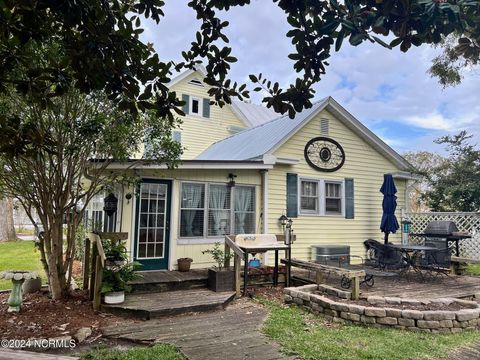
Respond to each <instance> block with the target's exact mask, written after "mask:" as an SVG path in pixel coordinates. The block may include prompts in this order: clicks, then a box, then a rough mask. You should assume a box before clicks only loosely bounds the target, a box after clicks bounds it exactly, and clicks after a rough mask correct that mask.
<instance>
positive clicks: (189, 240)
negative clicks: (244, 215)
mask: <svg viewBox="0 0 480 360" xmlns="http://www.w3.org/2000/svg"><path fill="white" fill-rule="evenodd" d="M183 184H201V185H203V186H204V189H205V199H204V207H203V210H204V214H203V235H202V236H181V235H180V233H181V227H182V210H186V208H185V209H184V208H182V187H183ZM210 185H226V184H225V183H221V182H213V181H208V182H204V181H195V180H193V181H192V180H186V181H180V186H179V207H178V209H179V211H178V226H177V244H178V245H189V244H214V243H216V242H218V241H221V242H223V239H224V238H225V236H224V235H211V236H209V235H208V213H209V210H210V207H209V201H208V199H209V196H210ZM235 187H251V188H253V189H254V199H253V200H254V203H253V209H254V211H253V214H254V216H253V219H254V224H253V227H254V229H256V228H257V218H256V214H257V185H255V184H238V183H237V184H236V186H235ZM235 187H233V188H232V190H233V191H232V192H231V193H230V209H229V210H230V233H231V234H233V233H234V232H235V190H234V189H235ZM199 209H202V208H199ZM187 210H188V209H187Z"/></svg>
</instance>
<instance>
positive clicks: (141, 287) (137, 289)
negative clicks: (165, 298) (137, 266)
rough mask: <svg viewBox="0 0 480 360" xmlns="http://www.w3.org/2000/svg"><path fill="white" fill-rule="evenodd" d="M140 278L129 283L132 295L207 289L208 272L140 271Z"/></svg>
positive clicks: (193, 270)
mask: <svg viewBox="0 0 480 360" xmlns="http://www.w3.org/2000/svg"><path fill="white" fill-rule="evenodd" d="M139 274H140V276H141V277H140V278H139V279H137V280H134V281H132V282H130V285H131V286H132V292H133V293H145V292H163V291H177V290H189V289H199V288H206V287H207V278H208V270H207V269H192V270H190V271H187V272H180V271H163V270H159V271H141V272H139Z"/></svg>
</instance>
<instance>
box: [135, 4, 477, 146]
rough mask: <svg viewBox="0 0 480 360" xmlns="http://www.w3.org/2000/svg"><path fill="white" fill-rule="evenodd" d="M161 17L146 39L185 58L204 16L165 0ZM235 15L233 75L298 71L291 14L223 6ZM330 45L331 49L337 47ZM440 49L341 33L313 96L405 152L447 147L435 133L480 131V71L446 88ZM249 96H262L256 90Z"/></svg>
mask: <svg viewBox="0 0 480 360" xmlns="http://www.w3.org/2000/svg"><path fill="white" fill-rule="evenodd" d="M165 2H166V5H165V8H164V11H165V17H164V18H163V19H162V20H161V22H160V24H155V23H153V22H151V21H147V22H145V23H144V27H145V32H144V33H143V34H142V37H143V40H144V41H148V42H151V43H153V44H154V47H155V50H156V51H157V52H158V54H159V56H160V58H161V59H162V60H164V61H165V60H176V61H181V60H182V59H181V51H183V50H187V49H188V48H189V46H190V43H191V41H192V40H193V39H195V32H196V31H197V29H198V28H199V23H198V21H197V20H196V19H195V14H194V12H193V10H191V9H190V8H189V7H188V6H187V3H188V1H187V0H166V1H165ZM221 18H222V19H224V20H228V21H229V22H230V25H229V28H228V31H227V32H226V33H227V36H228V37H229V39H230V44H229V46H231V47H232V49H233V51H232V53H233V55H234V56H235V57H237V59H238V62H237V63H235V64H233V66H232V70H231V72H230V77H231V78H232V79H233V80H236V81H239V82H242V83H247V85H249V88H250V89H252V88H253V85H252V84H251V83H249V79H248V75H249V74H258V73H262V74H264V75H265V76H266V77H268V78H269V79H271V80H274V81H278V82H279V83H280V84H281V85H284V86H286V85H288V84H290V82H292V81H293V80H294V79H295V78H296V73H295V71H294V70H293V62H292V61H291V60H289V59H288V58H287V56H288V54H289V53H291V52H292V50H293V46H292V45H291V43H290V41H289V39H288V38H287V37H286V36H285V34H286V32H287V31H288V30H289V25H288V23H287V21H286V15H285V14H284V13H283V12H282V11H281V10H280V9H279V8H278V7H277V6H276V5H275V4H274V3H273V2H272V1H267V0H252V4H251V5H249V6H244V7H237V8H233V9H231V10H230V11H228V12H226V13H222V14H221ZM332 51H333V49H332ZM438 52H439V50H438V49H434V48H432V47H429V46H422V47H420V48H412V49H411V50H409V51H408V52H407V53H406V54H404V53H402V52H400V50H399V49H398V48H395V49H393V50H388V49H385V48H383V47H382V46H380V45H378V44H371V43H363V44H361V45H360V46H357V47H352V46H350V45H349V44H348V42H347V41H344V43H343V46H342V49H341V50H340V51H339V52H334V51H333V53H332V56H331V58H330V59H329V62H330V66H329V67H327V73H326V75H324V77H323V79H322V80H321V81H320V83H319V84H317V85H316V86H315V90H316V94H315V99H316V100H318V99H321V98H323V97H325V96H332V97H333V98H334V99H335V100H337V101H338V102H339V103H340V104H341V105H342V106H343V107H345V108H346V109H347V110H348V111H349V112H350V113H351V114H352V115H354V116H355V117H356V118H357V119H358V120H360V121H361V122H362V123H363V124H364V125H366V126H367V127H368V128H369V129H370V130H372V131H373V132H374V133H375V134H376V135H378V136H379V137H380V138H381V139H382V140H384V141H385V142H386V143H387V144H389V145H390V146H391V147H393V148H394V149H395V150H397V151H398V152H400V153H404V152H406V151H417V150H429V151H436V152H443V148H442V147H441V146H439V145H436V144H434V143H433V140H435V139H436V138H438V137H440V136H443V135H447V134H455V133H458V132H459V131H461V130H467V131H469V132H470V133H471V134H473V135H474V139H476V138H477V139H478V136H479V135H480V121H479V120H480V101H479V94H480V81H479V80H480V72H478V70H477V72H475V71H470V72H469V73H466V74H465V78H464V79H463V81H462V83H461V84H460V85H458V86H456V87H449V88H447V89H443V88H442V86H441V85H440V84H439V83H438V82H437V80H436V79H434V78H431V77H430V75H429V74H428V73H427V70H428V68H429V66H430V64H431V60H432V59H433V58H434V57H435V56H436V54H438ZM252 95H253V96H252V101H253V102H257V103H260V100H261V98H260V97H259V96H258V95H257V94H255V93H252Z"/></svg>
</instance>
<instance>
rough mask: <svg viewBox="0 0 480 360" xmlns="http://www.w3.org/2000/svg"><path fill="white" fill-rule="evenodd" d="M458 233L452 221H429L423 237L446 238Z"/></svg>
mask: <svg viewBox="0 0 480 360" xmlns="http://www.w3.org/2000/svg"><path fill="white" fill-rule="evenodd" d="M455 232H458V228H457V225H456V224H455V223H454V222H453V221H431V222H429V223H428V225H427V227H426V228H425V232H424V235H425V236H427V237H437V238H438V237H441V238H446V237H449V236H452V234H453V233H455Z"/></svg>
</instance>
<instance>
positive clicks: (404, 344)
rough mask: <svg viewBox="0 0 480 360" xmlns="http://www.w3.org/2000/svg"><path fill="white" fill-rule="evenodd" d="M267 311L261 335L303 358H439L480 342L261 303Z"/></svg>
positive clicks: (474, 335)
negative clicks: (338, 320) (334, 321)
mask: <svg viewBox="0 0 480 360" xmlns="http://www.w3.org/2000/svg"><path fill="white" fill-rule="evenodd" d="M260 301H261V302H262V303H263V304H265V305H266V306H267V307H268V308H269V309H270V316H269V317H268V319H267V320H266V322H265V324H264V327H263V332H264V333H265V334H267V335H268V336H270V337H271V338H272V339H274V340H275V341H276V342H278V343H279V344H281V345H282V347H283V349H284V351H286V352H288V353H295V354H298V355H300V356H301V358H303V359H329V360H333V359H335V360H336V359H339V360H341V359H388V360H396V359H398V360H401V359H405V360H407V359H442V358H444V357H446V355H447V353H448V352H449V351H451V350H452V349H454V348H458V347H461V346H462V345H465V344H467V343H470V342H473V341H478V340H480V332H477V331H468V332H463V333H460V334H428V333H414V332H410V331H401V330H396V329H375V328H368V327H363V326H360V325H357V326H355V325H340V324H332V323H329V322H327V321H325V320H323V319H322V318H321V317H320V316H316V315H313V314H310V313H306V312H304V311H303V310H301V309H299V308H297V307H294V306H292V307H286V306H283V305H280V304H278V303H273V302H269V301H265V300H260Z"/></svg>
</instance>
